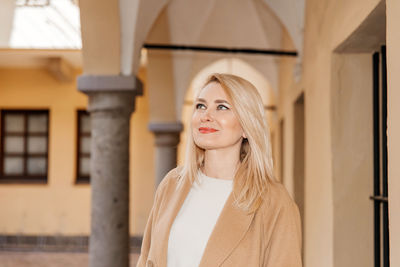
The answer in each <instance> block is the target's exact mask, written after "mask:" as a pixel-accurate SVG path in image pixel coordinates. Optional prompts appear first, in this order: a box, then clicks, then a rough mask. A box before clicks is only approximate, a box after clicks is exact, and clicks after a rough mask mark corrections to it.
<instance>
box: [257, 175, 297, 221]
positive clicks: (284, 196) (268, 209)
mask: <svg viewBox="0 0 400 267" xmlns="http://www.w3.org/2000/svg"><path fill="white" fill-rule="evenodd" d="M260 209H261V212H262V213H263V216H273V217H278V216H279V215H280V214H282V213H286V214H287V213H289V214H294V215H296V214H297V213H298V208H297V205H296V203H295V202H294V201H293V199H292V197H291V196H290V195H289V193H288V191H287V190H286V188H285V187H284V186H283V185H282V184H281V183H279V182H271V183H270V185H269V187H268V190H267V191H266V193H265V196H264V201H263V204H262V205H261V206H260Z"/></svg>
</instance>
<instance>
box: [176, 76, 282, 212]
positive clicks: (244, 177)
mask: <svg viewBox="0 0 400 267" xmlns="http://www.w3.org/2000/svg"><path fill="white" fill-rule="evenodd" d="M213 82H215V83H219V84H220V85H221V87H222V88H223V90H224V91H225V93H226V94H227V96H228V97H229V99H230V101H231V102H232V107H233V112H235V115H236V117H237V119H238V120H239V123H240V125H241V126H242V129H243V131H244V133H245V136H246V138H244V139H243V141H242V144H241V149H240V164H239V166H238V169H237V171H236V173H235V176H234V181H233V188H234V190H233V192H234V193H235V192H236V194H235V195H234V198H235V205H237V207H239V208H241V209H243V210H245V211H247V212H249V213H251V212H255V211H256V210H257V209H258V207H259V206H260V205H261V203H262V201H263V199H264V197H265V195H266V192H267V191H268V186H269V184H270V183H271V182H272V181H275V177H274V174H273V161H272V152H271V142H270V137H269V127H268V123H267V119H266V115H265V111H264V105H263V103H262V100H261V96H260V94H259V93H258V91H257V89H256V88H255V87H254V85H253V84H251V83H250V82H249V81H247V80H245V79H243V78H241V77H238V76H235V75H231V74H220V73H215V74H212V75H211V76H209V77H208V79H207V80H206V82H205V83H204V85H203V87H201V88H199V90H197V92H196V93H195V99H196V98H197V97H198V96H199V94H200V92H201V90H202V89H203V88H204V87H205V86H207V85H208V84H210V83H213ZM193 111H194V108H193ZM204 155H205V151H204V149H202V148H200V147H198V146H197V145H196V144H195V142H194V140H193V133H192V127H190V130H189V131H188V136H187V144H186V156H185V159H184V164H183V168H182V169H181V172H180V176H181V178H183V179H190V181H191V182H192V183H193V182H195V181H196V180H197V177H198V171H199V169H200V168H201V167H202V166H203V164H204Z"/></svg>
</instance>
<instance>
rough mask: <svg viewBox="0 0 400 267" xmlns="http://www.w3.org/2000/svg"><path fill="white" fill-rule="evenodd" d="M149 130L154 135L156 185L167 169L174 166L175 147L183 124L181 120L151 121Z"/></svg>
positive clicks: (175, 157)
mask: <svg viewBox="0 0 400 267" xmlns="http://www.w3.org/2000/svg"><path fill="white" fill-rule="evenodd" d="M149 130H150V131H152V132H153V133H154V136H155V147H156V153H155V154H156V156H155V167H156V181H155V185H156V187H157V186H158V185H159V184H160V182H161V180H162V179H163V178H164V176H165V175H166V174H167V173H168V171H169V170H171V169H173V168H175V167H176V159H177V147H178V144H179V136H180V133H181V131H182V130H183V124H182V123H181V122H152V123H150V124H149Z"/></svg>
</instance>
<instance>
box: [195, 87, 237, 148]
mask: <svg viewBox="0 0 400 267" xmlns="http://www.w3.org/2000/svg"><path fill="white" fill-rule="evenodd" d="M194 105H195V111H194V113H193V116H192V134H193V139H194V142H195V143H196V145H197V146H199V147H200V148H202V149H206V150H213V149H222V148H228V147H233V146H237V145H239V146H240V145H241V143H242V138H243V136H244V134H243V129H242V127H241V125H240V123H239V121H238V119H237V118H236V115H235V113H234V112H233V109H232V108H233V107H232V104H231V102H230V99H229V98H228V96H227V95H226V94H225V91H224V90H223V89H222V87H221V85H220V84H219V83H216V82H212V83H209V84H208V85H207V86H206V87H204V88H203V89H202V90H201V92H200V94H199V96H198V98H197V99H196V100H195V104H194Z"/></svg>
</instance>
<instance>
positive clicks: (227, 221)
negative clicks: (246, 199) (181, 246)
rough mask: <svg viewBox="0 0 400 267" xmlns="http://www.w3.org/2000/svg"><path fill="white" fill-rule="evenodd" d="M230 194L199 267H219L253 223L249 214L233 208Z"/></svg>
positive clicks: (252, 215) (232, 198) (252, 214)
mask: <svg viewBox="0 0 400 267" xmlns="http://www.w3.org/2000/svg"><path fill="white" fill-rule="evenodd" d="M234 200H235V199H234V195H233V194H232V193H231V194H230V195H229V197H228V199H227V201H226V203H225V206H224V208H223V209H222V212H221V214H220V216H219V218H218V221H217V223H216V225H215V227H214V230H213V231H212V233H211V236H210V238H209V240H208V242H207V246H206V248H205V250H204V253H203V257H202V259H201V262H200V265H199V267H210V266H220V265H221V264H222V262H223V261H224V260H225V259H226V258H227V257H228V256H229V255H230V254H231V253H232V251H233V249H234V248H235V247H236V246H237V245H238V244H239V242H240V241H241V240H242V238H243V237H244V235H245V234H246V232H247V230H248V229H249V227H250V224H251V222H252V221H253V217H254V212H253V213H251V214H248V213H246V212H245V211H243V210H241V209H239V208H237V207H235V206H234Z"/></svg>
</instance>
